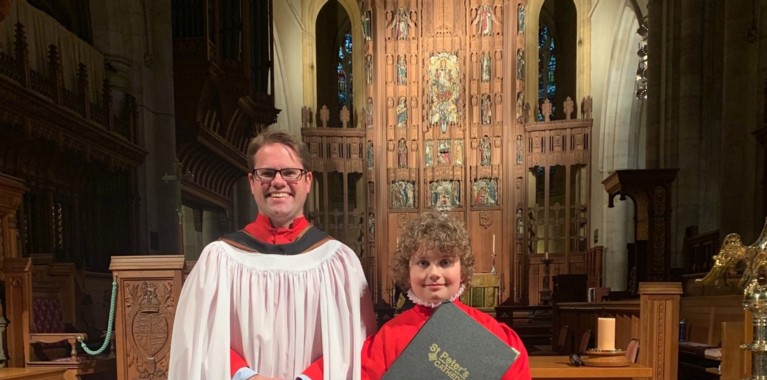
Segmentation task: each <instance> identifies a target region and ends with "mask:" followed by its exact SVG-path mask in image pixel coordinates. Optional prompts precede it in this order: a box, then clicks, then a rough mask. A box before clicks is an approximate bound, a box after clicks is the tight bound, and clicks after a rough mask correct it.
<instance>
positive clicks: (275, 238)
mask: <svg viewBox="0 0 767 380" xmlns="http://www.w3.org/2000/svg"><path fill="white" fill-rule="evenodd" d="M308 226H309V221H308V220H306V218H305V217H303V216H299V217H298V218H296V219H294V220H293V223H292V224H291V225H290V227H287V228H286V227H272V222H271V221H269V218H267V217H266V216H264V215H262V214H258V216H257V217H256V220H254V221H253V222H251V223H250V224H248V225H247V226H245V228H244V230H245V232H247V233H249V234H251V235H252V236H253V237H254V238H256V240H258V241H261V242H264V243H269V244H287V243H291V242H293V241H294V240H296V239H297V238H298V236H299V235H300V234H301V233H302V232H303V231H304V230H305V229H306V227H308ZM229 358H230V359H229V362H230V367H229V369H230V372H231V376H232V377H234V374H235V373H237V371H239V370H240V369H242V368H245V367H249V365H248V362H246V361H245V359H243V358H242V356H240V355H239V354H238V353H237V352H235V351H234V350H232V349H229ZM319 361H320V374H322V372H321V371H322V363H321V362H322V358H320V359H319ZM320 378H322V376H321V375H320ZM312 379H314V378H312Z"/></svg>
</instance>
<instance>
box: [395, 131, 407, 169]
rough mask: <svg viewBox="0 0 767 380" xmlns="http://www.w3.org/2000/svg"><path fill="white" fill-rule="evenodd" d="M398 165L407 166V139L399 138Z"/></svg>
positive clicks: (399, 166) (400, 166)
mask: <svg viewBox="0 0 767 380" xmlns="http://www.w3.org/2000/svg"><path fill="white" fill-rule="evenodd" d="M397 167H398V168H406V167H407V142H406V141H405V139H404V138H403V139H399V142H398V143H397Z"/></svg>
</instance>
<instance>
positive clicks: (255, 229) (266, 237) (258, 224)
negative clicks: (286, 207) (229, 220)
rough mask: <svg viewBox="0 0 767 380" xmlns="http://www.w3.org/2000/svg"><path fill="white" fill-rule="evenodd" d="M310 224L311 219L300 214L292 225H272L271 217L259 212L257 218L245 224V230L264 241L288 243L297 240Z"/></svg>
mask: <svg viewBox="0 0 767 380" xmlns="http://www.w3.org/2000/svg"><path fill="white" fill-rule="evenodd" d="M308 226H309V221H308V220H306V218H305V217H303V216H299V217H298V218H295V219H293V223H292V224H291V225H290V227H272V222H271V221H269V218H267V217H266V216H264V215H262V214H258V216H257V217H256V220H254V221H253V222H252V223H250V224H248V225H247V226H245V228H244V230H245V232H247V233H249V234H251V235H253V237H254V238H256V240H258V241H260V242H263V243H269V244H287V243H292V242H293V241H294V240H296V239H297V238H298V236H299V235H301V233H302V232H304V229H306V227H308Z"/></svg>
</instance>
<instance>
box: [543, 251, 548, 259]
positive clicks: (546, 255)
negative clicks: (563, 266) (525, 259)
mask: <svg viewBox="0 0 767 380" xmlns="http://www.w3.org/2000/svg"><path fill="white" fill-rule="evenodd" d="M543 258H544V259H546V260H548V259H549V253H548V252H546V253H545V254H544V257H543Z"/></svg>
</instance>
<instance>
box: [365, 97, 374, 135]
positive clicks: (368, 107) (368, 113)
mask: <svg viewBox="0 0 767 380" xmlns="http://www.w3.org/2000/svg"><path fill="white" fill-rule="evenodd" d="M365 125H366V126H367V127H368V128H373V98H370V97H369V98H368V100H367V103H366V104H365Z"/></svg>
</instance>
